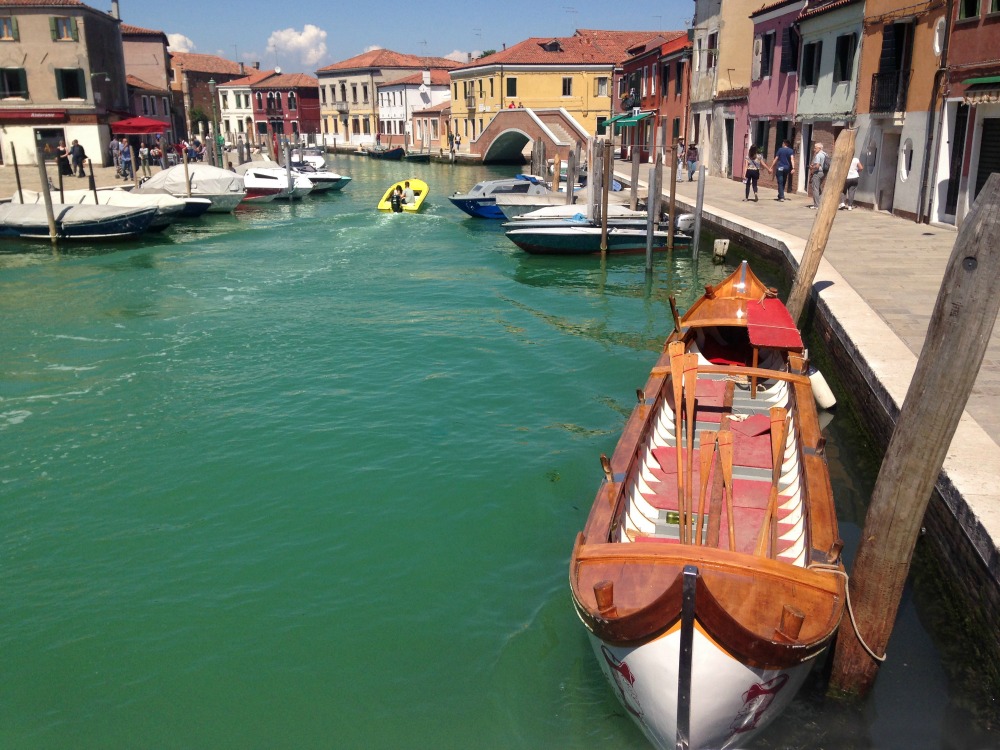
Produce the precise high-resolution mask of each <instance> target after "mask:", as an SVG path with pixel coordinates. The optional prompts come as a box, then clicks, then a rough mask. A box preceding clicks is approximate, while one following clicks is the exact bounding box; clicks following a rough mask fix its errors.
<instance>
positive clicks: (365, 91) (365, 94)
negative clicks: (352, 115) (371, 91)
mask: <svg viewBox="0 0 1000 750" xmlns="http://www.w3.org/2000/svg"><path fill="white" fill-rule="evenodd" d="M361 96H362V99H361V101H362V102H363V103H364V104H367V103H368V84H367V83H365V84H362V86H361Z"/></svg>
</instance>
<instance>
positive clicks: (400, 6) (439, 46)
mask: <svg viewBox="0 0 1000 750" xmlns="http://www.w3.org/2000/svg"><path fill="white" fill-rule="evenodd" d="M84 2H86V3H87V4H88V5H90V6H91V7H93V8H96V9H98V10H106V11H110V9H111V0H84ZM105 6H107V7H105ZM119 9H120V14H121V18H122V21H124V22H125V23H129V24H132V25H133V26H141V27H143V28H146V29H154V30H157V31H162V32H163V33H165V34H166V35H167V38H168V39H169V40H170V46H171V49H172V50H174V51H177V52H202V53H205V54H210V55H219V56H220V57H225V58H226V59H229V60H233V61H235V62H240V61H242V62H246V63H253V62H260V66H261V68H264V69H271V68H274V67H280V68H281V69H282V71H284V72H288V73H309V74H313V73H314V71H316V70H317V69H318V68H321V67H323V66H325V65H329V64H331V63H334V62H338V61H340V60H346V59H348V58H350V57H354V56H355V55H360V54H361V53H363V52H365V51H367V50H369V49H372V48H375V47H383V48H386V49H391V50H394V51H395V52H403V53H407V54H412V55H421V56H427V57H448V58H451V59H454V60H460V61H462V62H464V61H465V60H466V59H468V58H467V56H468V55H469V54H470V53H471V54H472V55H473V57H475V56H477V55H478V53H481V52H482V51H484V50H490V49H496V50H499V49H502V48H503V46H504V44H506V45H507V46H508V47H510V46H513V45H514V44H517V43H518V42H521V41H524V40H525V39H527V38H528V37H539V36H541V37H547V36H570V35H572V34H573V31H574V30H575V29H615V30H626V31H638V30H657V31H660V30H684V29H686V28H687V25H688V24H689V23H690V19H691V17H692V15H693V14H694V3H693V2H692V0H665V1H664V2H659V3H648V2H641V1H640V0H624V1H622V0H619V1H618V2H615V0H603V1H602V2H597V0H495V1H494V2H483V0H424V2H406V1H405V0H403V1H400V2H395V3H386V2H379V3H377V4H376V3H372V4H371V5H369V6H366V5H365V4H364V3H362V4H360V5H359V4H358V3H357V2H346V1H345V0H284V1H283V2H282V1H281V0H278V1H277V2H275V0H267V1H265V0H236V1H235V2H228V3H221V2H215V1H213V0H170V1H169V2H154V0H120V2H119Z"/></svg>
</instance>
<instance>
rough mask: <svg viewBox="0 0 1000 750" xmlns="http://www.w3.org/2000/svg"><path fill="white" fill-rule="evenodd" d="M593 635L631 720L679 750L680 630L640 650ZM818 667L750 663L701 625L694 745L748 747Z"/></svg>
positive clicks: (694, 678) (656, 741)
mask: <svg viewBox="0 0 1000 750" xmlns="http://www.w3.org/2000/svg"><path fill="white" fill-rule="evenodd" d="M588 635H589V637H590V643H591V646H592V647H593V649H594V654H595V655H596V657H597V662H598V664H599V665H600V667H601V671H602V672H603V673H604V676H605V678H606V679H607V680H608V683H609V684H610V685H611V688H612V690H613V692H614V693H615V696H616V697H617V698H618V700H619V702H621V704H622V707H623V708H624V709H625V711H626V713H627V714H628V716H629V717H630V718H631V719H632V720H633V721H634V722H635V723H636V724H637V725H638V726H639V728H640V729H641V730H642V732H643V734H645V735H646V737H647V738H648V739H649V741H650V742H651V743H652V744H653V745H654V746H655V747H658V748H674V747H676V746H677V699H678V668H677V665H678V663H679V661H680V641H681V637H680V627H679V626H676V627H674V628H673V629H672V630H670V631H669V632H667V633H664V634H663V635H661V636H660V637H659V638H656V639H655V640H653V641H650V642H649V643H645V644H643V645H640V646H634V647H623V646H618V645H615V644H610V643H605V642H603V641H601V640H600V639H599V638H597V637H596V636H594V634H593V633H588ZM812 664H813V661H807V662H803V663H801V664H798V665H796V666H794V667H790V668H785V669H762V668H754V667H750V666H747V665H746V664H743V663H741V662H740V661H739V660H738V659H736V658H734V657H733V656H732V655H731V654H729V653H727V652H726V651H725V650H724V649H722V648H721V647H720V646H719V645H718V644H717V643H716V642H715V641H714V640H713V639H712V638H711V637H709V636H708V635H707V634H706V633H705V632H704V630H703V629H702V628H701V627H699V626H698V625H697V624H696V626H695V629H694V640H693V658H692V674H691V695H692V697H693V700H692V701H691V713H690V720H689V734H688V737H689V740H690V744H689V746H690V747H692V748H719V749H720V750H721V749H722V748H735V747H744V746H745V745H746V744H747V743H749V742H750V741H751V740H752V739H753V737H754V736H755V735H756V734H757V733H758V732H760V731H761V730H763V729H764V728H765V727H766V726H767V725H768V724H770V723H771V721H773V720H774V719H775V718H776V717H777V716H778V715H779V714H780V713H781V712H782V711H783V710H784V709H785V708H786V707H787V706H788V704H789V703H790V702H791V701H792V699H793V698H794V697H795V694H796V693H797V692H798V690H799V688H800V687H801V686H802V683H803V682H804V681H805V679H806V677H807V676H808V675H809V671H810V669H811V667H812Z"/></svg>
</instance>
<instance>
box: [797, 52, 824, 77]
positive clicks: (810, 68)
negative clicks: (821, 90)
mask: <svg viewBox="0 0 1000 750" xmlns="http://www.w3.org/2000/svg"><path fill="white" fill-rule="evenodd" d="M822 59H823V42H809V44H806V45H804V46H803V47H802V71H801V77H802V85H803V86H815V85H816V84H817V83H819V64H820V61H821V60H822Z"/></svg>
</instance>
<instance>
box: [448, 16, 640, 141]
mask: <svg viewBox="0 0 1000 750" xmlns="http://www.w3.org/2000/svg"><path fill="white" fill-rule="evenodd" d="M656 34H657V32H655V31H595V30H588V29H578V30H577V31H576V33H575V34H574V35H573V36H571V37H536V38H532V39H527V40H525V41H523V42H520V43H518V44H516V45H514V46H513V47H510V48H508V49H504V50H502V51H500V52H495V53H493V54H491V55H487V56H486V57H481V58H479V59H478V60H475V61H473V62H471V63H469V64H468V65H464V66H462V67H459V68H455V69H454V70H452V71H451V72H450V75H451V89H452V90H451V102H452V103H451V125H452V133H454V134H455V135H456V136H457V137H459V138H461V143H460V150H465V149H466V146H467V144H469V143H471V142H472V141H474V140H475V139H476V138H478V137H479V135H480V134H481V133H482V132H483V130H484V129H485V128H486V127H487V126H488V125H489V124H490V121H491V120H492V119H493V117H494V115H495V114H496V113H497V112H499V111H500V110H502V109H508V108H511V107H526V108H530V109H554V108H562V109H565V110H566V111H567V112H568V113H569V114H570V115H571V116H572V117H573V118H574V119H575V120H576V121H577V122H579V123H580V125H582V126H583V127H584V128H585V129H586V130H587V131H588V132H590V133H596V132H597V126H598V124H599V123H601V122H603V121H604V120H607V119H609V118H610V117H611V116H612V115H613V114H614V113H617V112H618V111H620V108H618V109H616V106H617V105H616V101H618V100H619V99H620V92H617V91H616V88H617V86H618V81H619V79H620V78H621V63H622V62H623V61H624V60H626V59H627V58H628V57H629V55H628V52H627V50H628V49H629V48H630V47H633V46H634V45H636V44H639V43H640V42H643V41H646V40H647V39H650V38H652V37H653V36H656Z"/></svg>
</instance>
